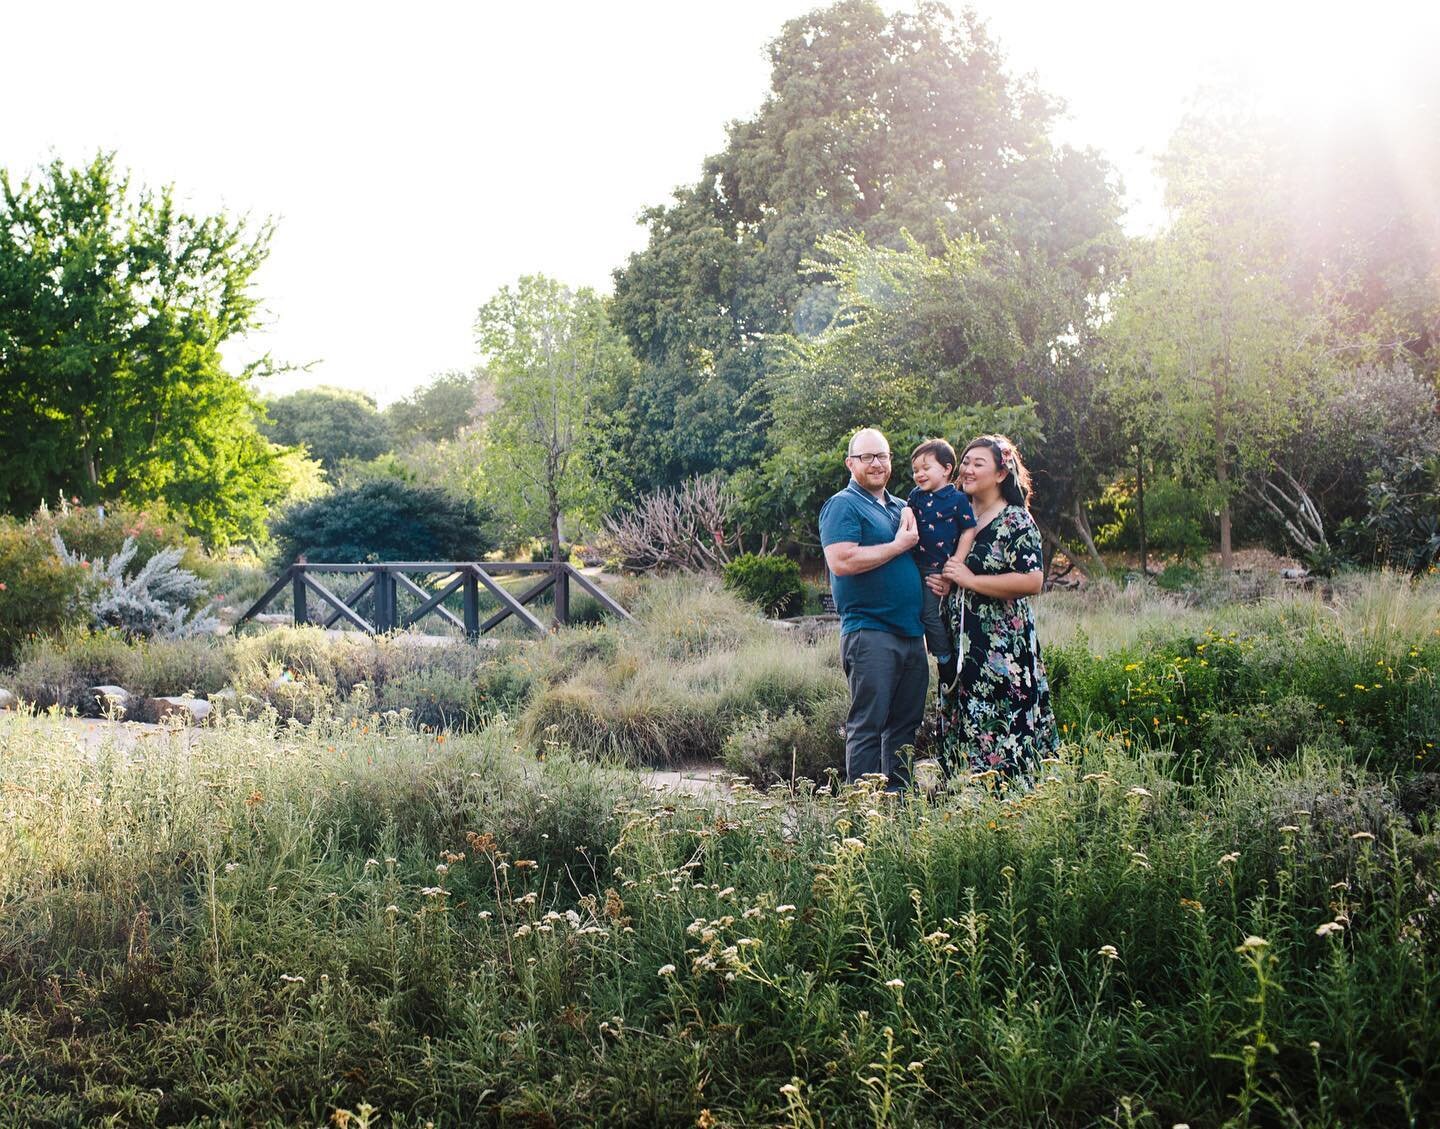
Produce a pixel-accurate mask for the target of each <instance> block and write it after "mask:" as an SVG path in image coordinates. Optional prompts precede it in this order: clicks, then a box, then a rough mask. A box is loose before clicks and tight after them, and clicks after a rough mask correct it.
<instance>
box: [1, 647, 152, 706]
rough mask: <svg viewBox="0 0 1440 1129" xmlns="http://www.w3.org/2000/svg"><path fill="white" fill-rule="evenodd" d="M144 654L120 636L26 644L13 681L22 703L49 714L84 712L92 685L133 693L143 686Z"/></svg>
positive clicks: (17, 663)
mask: <svg viewBox="0 0 1440 1129" xmlns="http://www.w3.org/2000/svg"><path fill="white" fill-rule="evenodd" d="M139 671H140V653H139V651H138V650H137V649H136V648H135V647H132V646H131V645H130V644H129V643H128V642H127V641H126V639H125V638H124V636H122V635H120V634H119V633H117V632H112V631H99V632H84V631H79V630H72V631H69V632H66V633H65V634H64V635H61V636H59V637H55V638H40V639H34V640H31V641H29V642H27V643H25V644H23V645H22V646H21V648H20V653H19V656H18V661H17V662H16V664H15V669H14V671H13V673H12V674H11V676H10V679H11V682H12V685H11V687H10V689H12V690H14V692H15V693H16V695H18V696H19V697H20V698H21V700H23V701H26V702H30V703H31V704H33V705H36V706H40V707H42V708H45V709H48V708H49V707H51V706H59V707H60V708H61V709H66V710H84V709H86V708H87V707H88V706H89V705H90V703H89V702H87V701H86V691H87V690H88V689H89V688H90V687H92V686H99V685H106V684H109V685H116V686H123V687H124V688H125V689H127V690H129V689H131V688H132V686H133V685H134V683H136V682H137V681H138V678H137V675H138V674H139Z"/></svg>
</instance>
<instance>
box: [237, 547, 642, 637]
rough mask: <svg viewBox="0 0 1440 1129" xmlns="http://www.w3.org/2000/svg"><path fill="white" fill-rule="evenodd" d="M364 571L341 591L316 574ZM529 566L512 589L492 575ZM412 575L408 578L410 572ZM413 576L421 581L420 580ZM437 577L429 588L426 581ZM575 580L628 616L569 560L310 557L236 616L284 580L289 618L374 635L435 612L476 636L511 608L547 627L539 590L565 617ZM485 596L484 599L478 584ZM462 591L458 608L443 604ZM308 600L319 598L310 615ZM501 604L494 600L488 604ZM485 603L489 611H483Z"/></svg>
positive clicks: (254, 609)
mask: <svg viewBox="0 0 1440 1129" xmlns="http://www.w3.org/2000/svg"><path fill="white" fill-rule="evenodd" d="M357 573H358V574H363V575H364V576H365V579H364V580H363V581H361V582H360V584H359V585H358V586H357V587H355V588H354V589H352V590H351V591H350V592H348V593H347V594H346V595H345V596H344V597H342V596H340V595H338V594H337V593H336V592H335V591H334V590H333V589H332V588H331V587H330V586H329V585H327V584H326V583H324V582H323V581H322V580H321V579H320V576H321V575H329V574H340V575H344V574H350V575H353V574H357ZM514 573H521V574H525V573H528V574H532V575H534V576H536V577H537V579H536V580H535V582H534V583H533V584H531V585H530V586H529V587H527V588H524V589H522V590H521V591H520V592H518V593H512V592H510V591H509V590H508V589H506V588H505V587H504V586H503V585H501V584H500V583H499V581H498V580H497V577H498V576H501V575H505V574H514ZM412 578H413V579H412ZM417 580H418V581H419V583H417ZM431 583H433V584H436V585H438V587H435V588H434V589H433V590H432V589H430V588H427V587H426V586H425V585H426V584H431ZM572 584H574V585H575V586H577V587H578V588H580V589H582V590H583V591H584V592H586V593H588V594H589V595H590V596H592V597H593V598H594V599H595V600H596V602H597V603H599V604H600V606H601V607H602V608H604V609H605V610H606V611H607V612H610V613H611V614H612V615H617V616H620V617H621V618H622V619H630V618H631V616H630V614H629V613H628V612H627V611H626V610H625V609H624V608H622V607H621V606H620V605H619V604H617V603H616V602H615V601H614V600H612V599H611V598H610V597H609V596H608V595H606V594H605V592H604V591H602V590H601V588H600V586H599V585H597V584H596V583H595V582H594V581H592V580H591V579H590V578H589V577H587V576H584V575H582V574H581V573H580V571H579V570H578V569H576V568H574V567H573V566H571V565H569V564H557V563H554V562H551V561H545V562H538V563H532V562H528V561H485V562H483V563H482V562H478V561H383V562H376V563H374V564H309V563H306V562H300V561H297V562H296V563H295V564H292V565H291V566H290V567H289V568H287V569H286V570H285V571H284V572H283V573H281V574H280V579H279V580H277V581H275V583H274V584H273V585H271V586H270V590H269V591H267V592H266V593H265V595H263V596H261V597H260V598H259V599H258V600H256V601H255V603H254V604H252V605H251V607H250V609H249V610H248V611H247V612H246V613H245V614H244V615H242V616H241V617H240V619H239V620H238V621H237V622H236V626H237V627H238V626H239V625H240V624H242V623H244V622H246V621H247V620H249V619H252V618H253V617H255V616H257V615H259V614H260V613H261V612H263V611H264V610H265V609H266V608H267V607H268V606H269V605H270V604H271V602H272V601H274V600H275V599H276V598H277V597H278V596H279V595H280V593H282V592H283V591H285V589H286V588H289V589H290V597H291V599H290V602H291V618H292V621H293V622H294V623H296V624H297V625H298V624H307V623H319V624H321V625H322V626H324V627H334V626H336V625H337V624H343V625H346V626H349V627H353V628H357V629H359V630H360V631H364V632H367V633H368V634H371V635H377V634H383V633H385V632H387V631H400V630H403V629H404V628H407V627H410V626H411V625H412V624H415V623H417V622H419V621H420V620H422V619H424V618H425V617H426V616H430V615H433V616H435V617H437V618H439V619H441V620H443V621H444V622H446V623H448V624H450V626H452V627H455V628H458V629H459V630H461V631H463V632H464V633H465V634H466V635H467V636H469V637H470V638H472V639H477V638H479V637H480V636H481V635H483V634H485V632H487V631H489V630H490V629H491V628H493V627H495V626H497V625H498V624H500V623H503V622H504V621H505V620H507V619H509V618H510V617H511V616H514V617H515V618H516V619H517V620H519V621H520V623H522V624H524V626H525V627H526V628H528V629H529V630H530V631H532V632H534V633H535V634H537V635H543V634H545V632H546V631H547V630H548V628H547V627H546V625H545V624H544V623H542V622H541V621H540V620H539V619H538V618H536V616H535V614H534V613H533V612H532V611H531V610H530V608H529V606H528V605H530V604H531V603H532V602H533V601H534V600H536V599H537V598H538V597H540V596H543V595H545V594H546V593H547V592H548V593H553V599H554V624H555V626H557V627H559V626H566V625H568V624H569V622H570V586H571V585H572ZM482 589H483V590H484V592H485V593H487V594H488V596H489V597H490V598H489V599H484V603H485V605H486V607H485V608H483V609H482V606H481V605H482V599H483V597H482V594H481V590H482ZM457 593H458V594H459V611H460V614H459V615H456V614H455V612H453V611H451V610H450V609H449V608H447V607H446V606H445V604H446V601H451V602H452V603H453V602H454V601H453V599H452V598H453V597H455V596H456V594H457ZM312 600H313V601H315V602H318V603H319V604H320V605H321V606H320V607H319V608H317V609H316V611H315V615H314V617H313V618H312V615H311V603H312ZM496 604H498V607H494V610H491V608H492V607H493V606H494V605H496ZM482 611H486V612H488V613H489V614H487V615H486V616H485V618H484V619H481V618H480V617H481V614H482Z"/></svg>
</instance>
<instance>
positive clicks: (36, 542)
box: [0, 517, 89, 665]
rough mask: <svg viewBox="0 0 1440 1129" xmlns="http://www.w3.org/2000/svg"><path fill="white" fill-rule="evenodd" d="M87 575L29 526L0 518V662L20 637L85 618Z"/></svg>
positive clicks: (12, 653) (12, 654)
mask: <svg viewBox="0 0 1440 1129" xmlns="http://www.w3.org/2000/svg"><path fill="white" fill-rule="evenodd" d="M88 575H89V574H88V573H87V572H86V570H85V569H83V568H79V567H76V566H74V565H70V564H68V563H66V562H64V561H62V560H60V559H59V558H58V557H56V555H55V550H54V549H53V548H51V547H50V543H49V541H48V540H47V539H46V538H44V537H43V536H41V534H40V531H39V530H37V529H36V528H35V527H34V526H33V525H22V524H20V523H18V522H16V521H13V520H12V519H10V518H6V517H0V665H4V664H7V663H9V662H11V661H12V660H13V659H14V657H15V653H16V651H17V649H18V648H19V647H20V645H21V644H22V643H23V642H24V641H25V640H27V639H30V638H34V637H38V636H43V635H47V634H54V633H56V632H60V631H63V630H65V629H66V628H68V627H74V626H78V625H80V624H81V623H84V622H85V618H86V611H85V598H84V597H85V592H86V590H87V588H88Z"/></svg>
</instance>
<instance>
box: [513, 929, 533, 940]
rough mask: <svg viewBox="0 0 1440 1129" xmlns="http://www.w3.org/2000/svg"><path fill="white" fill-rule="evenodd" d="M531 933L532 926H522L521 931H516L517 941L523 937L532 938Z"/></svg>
mask: <svg viewBox="0 0 1440 1129" xmlns="http://www.w3.org/2000/svg"><path fill="white" fill-rule="evenodd" d="M530 932H531V931H530V926H528V925H522V926H520V928H519V929H517V930H515V939H516V940H517V941H518V940H519V939H520V938H522V937H528V936H530Z"/></svg>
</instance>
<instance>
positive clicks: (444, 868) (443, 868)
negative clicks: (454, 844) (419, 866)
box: [435, 862, 450, 878]
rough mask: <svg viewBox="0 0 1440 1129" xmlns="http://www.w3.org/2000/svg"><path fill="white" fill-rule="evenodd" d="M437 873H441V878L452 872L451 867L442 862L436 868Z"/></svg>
mask: <svg viewBox="0 0 1440 1129" xmlns="http://www.w3.org/2000/svg"><path fill="white" fill-rule="evenodd" d="M435 873H436V874H438V875H440V877H441V878H444V877H445V875H447V874H449V873H450V868H449V867H448V866H446V865H445V864H444V863H443V862H442V863H441V864H440V865H439V866H437V867H436V868H435Z"/></svg>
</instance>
